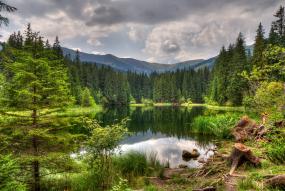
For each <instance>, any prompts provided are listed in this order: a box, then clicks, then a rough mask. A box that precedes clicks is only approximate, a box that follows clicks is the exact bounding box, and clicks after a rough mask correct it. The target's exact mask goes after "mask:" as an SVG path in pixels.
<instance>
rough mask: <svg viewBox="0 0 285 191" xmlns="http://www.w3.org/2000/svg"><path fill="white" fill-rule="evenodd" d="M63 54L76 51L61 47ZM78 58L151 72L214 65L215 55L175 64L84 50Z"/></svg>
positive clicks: (141, 71) (73, 53)
mask: <svg viewBox="0 0 285 191" xmlns="http://www.w3.org/2000/svg"><path fill="white" fill-rule="evenodd" d="M62 50H63V54H64V55H69V56H70V57H71V59H74V58H75V56H76V51H74V50H72V49H68V48H62ZM79 56H80V60H81V61H83V62H89V63H96V64H98V65H105V66H110V67H112V68H114V69H116V70H120V71H132V72H138V73H148V74H149V73H152V72H167V71H175V70H178V69H198V68H203V67H210V68H212V66H213V65H214V62H215V59H216V58H215V57H214V58H210V59H208V60H203V59H197V60H189V61H185V62H180V63H176V64H158V63H151V62H146V61H141V60H136V59H133V58H119V57H116V56H114V55H112V54H106V55H97V54H88V53H84V52H80V53H79Z"/></svg>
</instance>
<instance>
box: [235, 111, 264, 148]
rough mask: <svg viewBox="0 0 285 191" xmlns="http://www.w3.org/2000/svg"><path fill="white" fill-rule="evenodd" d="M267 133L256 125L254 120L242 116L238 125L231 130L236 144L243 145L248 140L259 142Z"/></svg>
mask: <svg viewBox="0 0 285 191" xmlns="http://www.w3.org/2000/svg"><path fill="white" fill-rule="evenodd" d="M267 132H268V130H267V129H266V128H265V126H264V125H259V126H258V125H257V124H256V122H255V121H254V120H251V119H250V118H249V117H247V116H243V117H242V118H241V119H240V121H239V122H238V124H237V125H236V126H235V127H234V129H233V130H232V135H233V136H234V137H235V140H236V142H240V143H243V142H244V141H246V140H249V139H256V140H260V139H262V138H264V135H265V134H266V133H267Z"/></svg>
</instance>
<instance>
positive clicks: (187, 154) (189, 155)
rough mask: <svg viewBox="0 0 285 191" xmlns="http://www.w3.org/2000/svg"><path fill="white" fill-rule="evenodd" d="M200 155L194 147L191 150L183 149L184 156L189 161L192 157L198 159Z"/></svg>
mask: <svg viewBox="0 0 285 191" xmlns="http://www.w3.org/2000/svg"><path fill="white" fill-rule="evenodd" d="M199 156H200V153H199V152H198V150H197V149H193V150H192V151H191V152H189V151H186V150H183V151H182V158H183V160H185V161H189V160H191V159H197V158H198V157H199Z"/></svg>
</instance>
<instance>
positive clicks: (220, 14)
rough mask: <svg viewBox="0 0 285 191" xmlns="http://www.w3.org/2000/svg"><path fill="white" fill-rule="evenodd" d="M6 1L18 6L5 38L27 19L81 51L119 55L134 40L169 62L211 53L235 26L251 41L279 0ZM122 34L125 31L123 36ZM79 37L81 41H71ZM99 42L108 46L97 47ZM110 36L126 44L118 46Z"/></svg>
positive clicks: (148, 54) (145, 54) (230, 38)
mask: <svg viewBox="0 0 285 191" xmlns="http://www.w3.org/2000/svg"><path fill="white" fill-rule="evenodd" d="M9 3H10V4H12V5H13V6H16V7H17V8H18V11H17V12H16V13H15V15H14V16H15V17H14V18H11V25H10V26H9V27H10V28H9V29H4V32H1V33H3V34H4V36H5V37H6V38H7V36H8V34H9V32H13V30H14V29H16V30H19V29H20V28H24V26H23V25H25V24H26V23H27V22H32V27H33V28H35V29H36V30H40V31H42V32H44V33H45V34H46V35H47V36H48V37H54V36H55V35H59V36H60V38H61V39H63V43H64V40H66V41H68V42H67V44H68V45H70V46H72V47H78V48H81V49H82V50H83V51H84V50H86V49H88V50H90V49H92V47H93V48H94V50H96V51H104V52H107V53H108V51H110V49H112V51H116V53H117V52H121V53H122V55H120V54H118V55H117V56H123V55H124V54H125V52H124V50H123V48H121V47H123V45H126V46H125V47H127V46H130V44H131V46H136V49H135V50H136V51H137V52H136V54H137V55H141V57H140V58H143V59H149V60H150V61H154V62H162V63H170V62H171V63H173V62H177V61H183V60H187V59H193V58H207V57H210V56H215V55H216V54H217V52H218V51H219V48H220V47H221V46H222V45H226V46H227V44H229V43H231V42H234V41H235V38H236V36H237V34H238V32H243V33H244V35H245V36H246V40H247V42H250V43H252V40H253V39H254V35H255V31H256V28H257V25H258V23H259V22H260V21H261V22H262V23H263V24H264V25H265V27H266V29H267V31H268V30H269V25H270V23H271V21H272V19H273V13H274V11H275V10H276V8H277V7H278V6H279V5H280V4H282V3H283V4H284V0H13V1H9ZM13 19H14V20H13ZM8 30H10V31H8ZM124 35H127V36H126V38H125V39H123V40H122V36H124ZM79 38H80V39H84V41H82V42H80V43H78V42H77V41H75V39H79ZM128 40H129V41H128ZM70 42H74V43H73V44H72V45H71V43H70ZM88 42H89V43H88ZM90 42H91V43H90ZM98 42H101V43H103V45H104V46H105V47H108V49H104V50H102V49H100V48H98V47H97V46H96V45H98V44H99V43H98ZM114 42H116V43H117V44H118V43H125V44H119V45H118V47H120V48H117V47H116V46H114ZM76 43H77V44H79V46H77V44H76ZM84 43H85V44H86V45H84ZM121 45H122V46H121ZM88 46H92V47H88ZM104 46H100V47H101V48H102V47H104ZM110 47H111V48H110ZM115 49H116V50H115ZM141 49H143V50H142V51H141V52H139V51H138V50H141ZM123 52H124V53H123Z"/></svg>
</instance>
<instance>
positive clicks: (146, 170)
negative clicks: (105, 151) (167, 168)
mask: <svg viewBox="0 0 285 191" xmlns="http://www.w3.org/2000/svg"><path fill="white" fill-rule="evenodd" d="M113 164H114V168H115V169H116V171H117V172H119V173H120V174H121V176H123V177H124V178H126V179H127V180H128V181H129V183H135V182H136V179H137V177H140V176H159V177H161V178H163V172H164V166H163V165H161V164H160V162H159V161H158V160H157V156H156V154H155V153H151V154H149V155H148V156H147V155H146V154H144V153H140V152H135V151H130V152H128V153H126V154H123V155H121V156H115V157H114V158H113Z"/></svg>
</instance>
